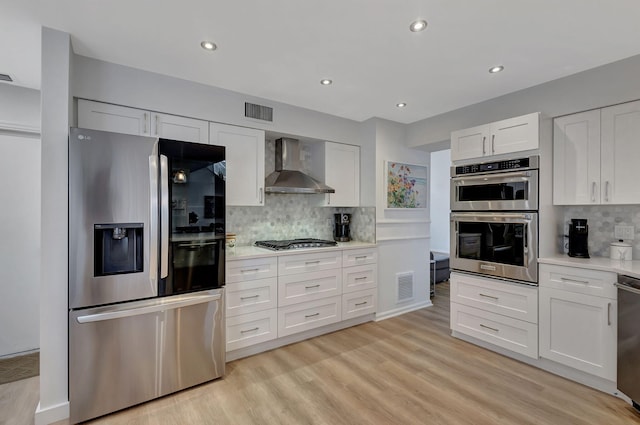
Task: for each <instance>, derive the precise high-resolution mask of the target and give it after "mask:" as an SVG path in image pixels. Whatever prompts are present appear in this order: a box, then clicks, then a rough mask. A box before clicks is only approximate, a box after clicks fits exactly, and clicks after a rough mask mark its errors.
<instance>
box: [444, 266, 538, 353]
mask: <svg viewBox="0 0 640 425" xmlns="http://www.w3.org/2000/svg"><path fill="white" fill-rule="evenodd" d="M450 282H451V329H452V330H453V331H455V332H458V333H460V334H464V335H468V336H471V337H474V338H477V339H479V340H482V341H486V342H489V343H491V344H494V345H496V346H498V347H502V348H506V349H508V350H511V351H513V352H516V353H520V354H523V355H525V356H528V357H532V358H537V357H538V304H537V302H538V293H537V289H536V288H535V287H532V286H528V285H522V284H517V283H509V282H503V281H499V280H494V279H488V278H483V277H478V276H471V275H466V274H460V273H451V278H450Z"/></svg>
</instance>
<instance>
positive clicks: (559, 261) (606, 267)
mask: <svg viewBox="0 0 640 425" xmlns="http://www.w3.org/2000/svg"><path fill="white" fill-rule="evenodd" d="M538 263H540V264H554V265H557V266H569V267H579V268H582V269H591V270H601V271H605V272H613V273H620V274H624V275H627V276H631V277H635V278H639V279H640V261H638V260H634V261H620V260H611V259H609V258H607V257H592V258H574V257H569V256H568V255H561V254H558V255H554V256H551V257H542V258H538Z"/></svg>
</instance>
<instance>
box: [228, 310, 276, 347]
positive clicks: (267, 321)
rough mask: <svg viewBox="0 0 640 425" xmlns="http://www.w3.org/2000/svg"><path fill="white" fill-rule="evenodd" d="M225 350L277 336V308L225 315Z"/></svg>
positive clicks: (247, 345) (246, 345)
mask: <svg viewBox="0 0 640 425" xmlns="http://www.w3.org/2000/svg"><path fill="white" fill-rule="evenodd" d="M226 320H227V351H233V350H237V349H238V348H244V347H249V346H251V345H254V344H258V343H259V342H266V341H270V340H272V339H275V338H276V337H277V336H278V309H276V308H272V309H269V310H263V311H257V312H255V313H249V314H242V315H239V316H233V317H227V318H226Z"/></svg>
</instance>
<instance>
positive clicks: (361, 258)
mask: <svg viewBox="0 0 640 425" xmlns="http://www.w3.org/2000/svg"><path fill="white" fill-rule="evenodd" d="M366 259H367V256H366V255H358V256H357V257H356V261H357V260H366Z"/></svg>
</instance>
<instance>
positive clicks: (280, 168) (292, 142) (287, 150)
mask: <svg viewBox="0 0 640 425" xmlns="http://www.w3.org/2000/svg"><path fill="white" fill-rule="evenodd" d="M300 168H301V167H300V141H299V140H296V139H290V138H286V137H283V138H280V139H277V140H276V170H275V171H274V172H273V173H271V174H269V175H268V176H267V178H266V180H265V192H267V193H335V192H336V191H335V190H334V189H333V188H331V187H329V186H327V185H326V184H324V183H321V182H319V181H318V180H316V179H314V178H313V177H311V176H309V175H307V174H305V173H303V172H302V171H300Z"/></svg>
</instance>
